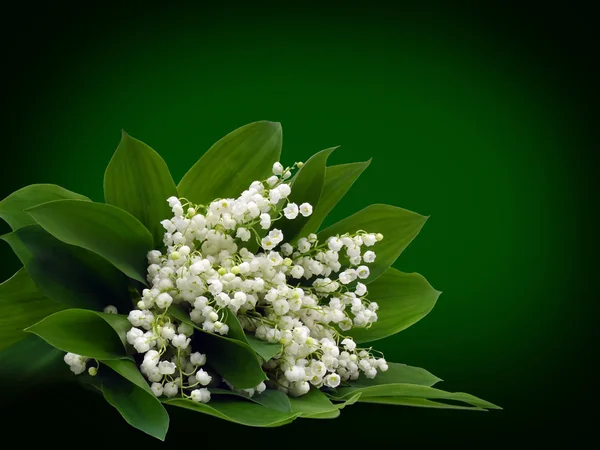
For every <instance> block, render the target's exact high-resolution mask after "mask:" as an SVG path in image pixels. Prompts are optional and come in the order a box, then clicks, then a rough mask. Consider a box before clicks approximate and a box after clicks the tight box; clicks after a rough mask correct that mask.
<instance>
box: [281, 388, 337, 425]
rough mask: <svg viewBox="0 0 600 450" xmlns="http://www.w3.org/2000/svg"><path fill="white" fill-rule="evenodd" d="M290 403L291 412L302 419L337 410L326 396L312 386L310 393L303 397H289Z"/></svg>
mask: <svg viewBox="0 0 600 450" xmlns="http://www.w3.org/2000/svg"><path fill="white" fill-rule="evenodd" d="M290 403H291V404H292V411H293V412H296V413H299V414H301V416H302V417H304V416H309V417H310V416H313V415H316V414H323V413H328V412H331V411H337V410H338V408H337V407H336V406H335V405H334V404H333V403H331V401H330V400H329V399H328V398H327V396H326V395H325V394H324V393H323V392H321V391H320V390H319V389H317V388H315V387H314V386H311V388H310V391H308V393H307V394H305V395H301V396H300V397H290Z"/></svg>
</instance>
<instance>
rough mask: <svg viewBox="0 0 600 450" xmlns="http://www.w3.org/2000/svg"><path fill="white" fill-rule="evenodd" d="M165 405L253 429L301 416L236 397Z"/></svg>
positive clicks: (185, 400)
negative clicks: (205, 402)
mask: <svg viewBox="0 0 600 450" xmlns="http://www.w3.org/2000/svg"><path fill="white" fill-rule="evenodd" d="M164 403H165V404H167V405H172V406H178V407H180V408H185V409H190V410H192V411H197V412H200V413H204V414H208V415H211V416H214V417H218V418H220V419H224V420H228V421H230V422H234V423H239V424H241V425H247V426H251V427H273V426H281V425H285V424H287V423H289V422H291V421H293V420H294V419H295V418H296V417H298V416H299V414H298V413H293V412H287V413H285V412H281V411H276V410H274V409H270V408H265V407H264V406H261V405H258V404H256V403H253V402H248V401H246V400H243V399H238V398H235V397H231V398H227V399H214V400H211V401H210V403H207V404H204V403H195V402H193V401H192V400H188V399H182V398H173V399H170V400H165V401H164Z"/></svg>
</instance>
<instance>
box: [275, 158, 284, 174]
mask: <svg viewBox="0 0 600 450" xmlns="http://www.w3.org/2000/svg"><path fill="white" fill-rule="evenodd" d="M273 173H274V174H275V175H282V174H283V166H282V165H281V163H280V162H279V161H277V162H276V163H275V164H273Z"/></svg>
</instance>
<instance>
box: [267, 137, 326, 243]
mask: <svg viewBox="0 0 600 450" xmlns="http://www.w3.org/2000/svg"><path fill="white" fill-rule="evenodd" d="M336 148H337V147H332V148H328V149H326V150H322V151H320V152H319V153H316V154H314V155H313V156H311V157H310V159H309V160H308V161H306V163H305V164H304V166H302V168H301V169H300V170H299V171H298V173H297V175H296V177H295V178H294V181H293V184H292V193H291V194H290V196H289V198H288V200H289V201H290V202H292V203H296V204H297V205H298V206H300V205H301V204H302V203H304V202H308V203H310V204H311V205H312V206H313V208H315V207H316V206H317V205H318V203H319V199H320V198H321V191H322V190H323V180H324V179H325V164H326V163H327V158H328V157H329V155H330V154H331V152H333V151H334V150H335V149H336ZM309 218H310V216H309V217H304V216H303V215H302V214H298V217H296V218H295V219H293V220H288V219H286V218H285V217H283V218H282V219H281V220H279V221H278V222H277V225H276V227H277V228H279V229H281V231H282V233H283V236H284V238H285V240H286V242H292V241H294V239H296V238H298V237H301V236H304V233H303V231H304V230H303V227H304V226H305V225H306V224H307V223H308V221H309Z"/></svg>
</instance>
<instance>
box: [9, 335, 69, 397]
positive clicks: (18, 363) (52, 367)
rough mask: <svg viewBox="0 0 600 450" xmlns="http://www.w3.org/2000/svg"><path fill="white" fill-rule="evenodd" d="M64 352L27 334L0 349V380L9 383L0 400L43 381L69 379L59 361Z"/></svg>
mask: <svg viewBox="0 0 600 450" xmlns="http://www.w3.org/2000/svg"><path fill="white" fill-rule="evenodd" d="M63 357H64V352H62V351H60V350H59V349H57V348H54V347H52V346H51V345H48V344H47V343H46V342H44V341H43V340H42V339H40V338H39V337H37V336H33V335H29V336H28V337H26V338H25V339H22V340H20V341H19V342H17V343H16V344H14V345H12V346H10V347H8V348H5V349H3V350H1V351H0V383H2V385H3V386H11V388H10V389H5V390H4V392H3V394H2V395H3V400H6V399H7V398H12V397H17V396H18V395H20V394H22V393H23V392H24V391H27V390H30V389H34V388H38V387H41V386H42V385H44V384H45V383H50V382H54V381H58V380H64V379H66V380H70V379H71V377H73V376H74V375H73V373H72V372H71V371H70V370H69V367H68V366H67V365H66V364H65V362H64V361H63Z"/></svg>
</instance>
